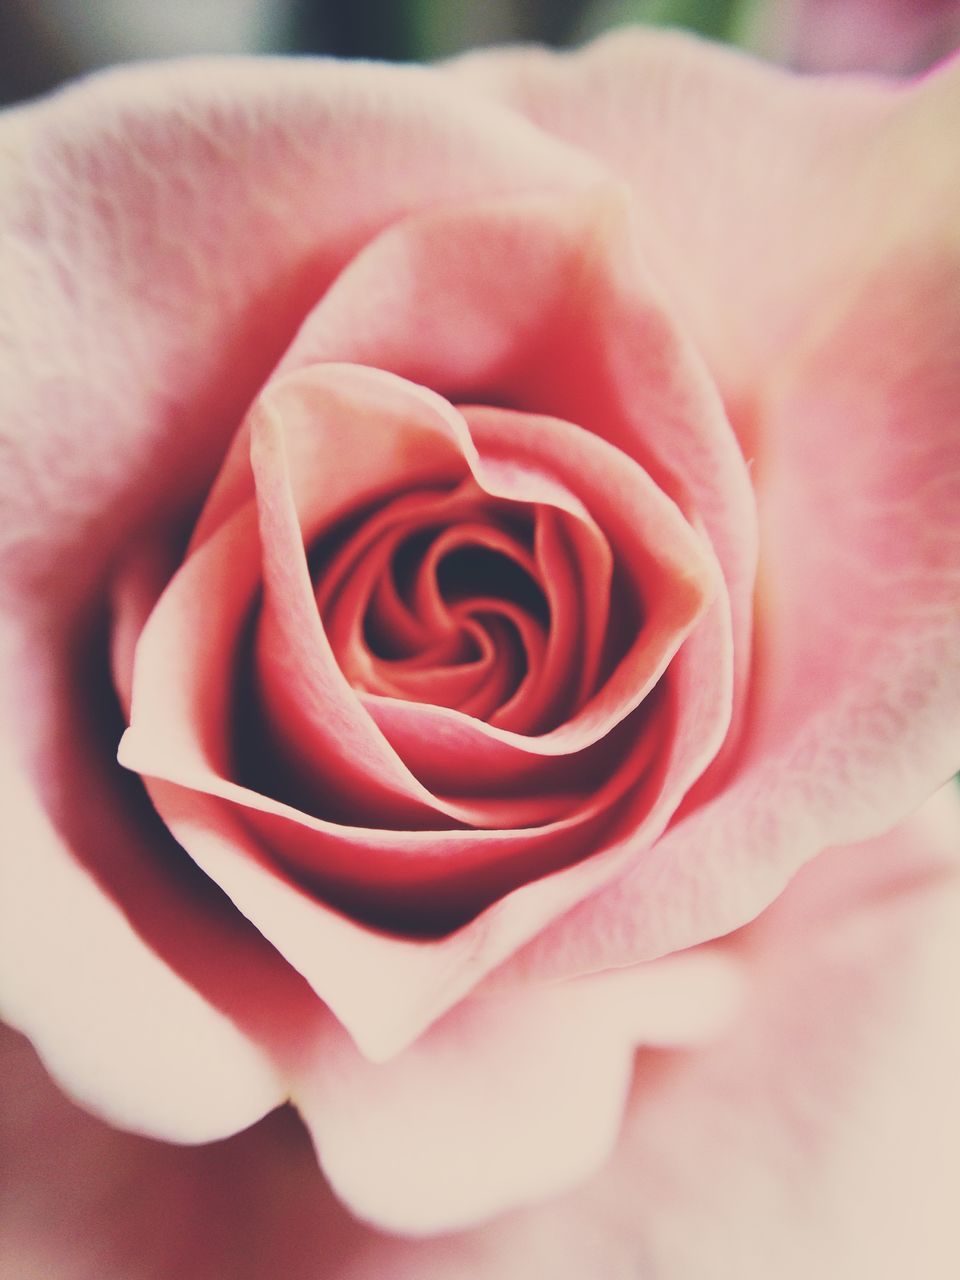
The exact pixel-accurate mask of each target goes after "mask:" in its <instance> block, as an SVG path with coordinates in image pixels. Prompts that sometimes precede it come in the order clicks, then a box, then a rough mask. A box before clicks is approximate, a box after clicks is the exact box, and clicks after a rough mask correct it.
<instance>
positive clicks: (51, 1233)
mask: <svg viewBox="0 0 960 1280" xmlns="http://www.w3.org/2000/svg"><path fill="white" fill-rule="evenodd" d="M957 809H958V806H957V799H956V795H955V794H954V795H943V796H941V797H939V798H938V801H937V803H936V804H935V805H934V806H933V807H932V808H931V809H928V810H926V811H925V812H924V813H923V814H921V815H918V817H917V818H916V819H913V820H911V821H910V822H909V823H908V824H907V825H906V826H904V827H903V828H901V829H899V830H898V831H897V832H894V833H891V835H890V836H888V837H885V838H883V839H881V840H878V841H875V842H872V843H871V844H870V845H868V846H863V847H856V848H852V849H850V850H849V851H846V852H843V851H840V852H831V854H830V855H829V857H827V858H823V859H819V860H817V861H816V862H814V863H813V864H811V865H810V866H809V867H808V868H806V869H805V870H804V871H803V872H802V873H801V874H800V876H799V877H798V878H797V880H796V882H795V883H794V884H793V885H791V887H790V888H789V889H788V890H787V891H786V893H785V895H784V897H783V898H782V900H781V904H780V906H778V907H776V908H774V910H772V911H771V913H770V915H769V917H768V918H767V919H766V920H765V922H762V923H761V924H760V925H759V926H758V927H757V928H756V929H755V930H750V931H748V933H749V934H750V937H751V943H750V947H751V950H750V953H749V954H750V964H749V966H748V969H747V972H748V973H750V974H752V975H753V976H754V979H755V981H756V982H757V984H758V985H757V989H756V998H755V999H752V1000H748V1003H747V1004H746V1005H745V1007H744V1009H743V1015H742V1017H741V1018H740V1019H739V1020H738V1021H737V1022H736V1023H735V1024H734V1026H733V1027H732V1028H731V1029H730V1032H729V1034H728V1035H727V1036H726V1037H724V1038H723V1039H722V1040H720V1041H719V1042H715V1043H714V1044H711V1045H708V1046H707V1047H705V1048H704V1049H703V1050H702V1051H701V1050H696V1051H693V1052H685V1053H656V1052H651V1053H648V1054H647V1055H641V1058H640V1069H639V1071H638V1074H637V1077H636V1081H635V1085H634V1089H633V1092H632V1096H631V1102H630V1113H629V1119H628V1122H627V1126H626V1128H625V1131H624V1133H623V1136H622V1138H621V1142H620V1144H619V1147H618V1150H617V1151H616V1152H615V1153H614V1156H613V1158H612V1160H611V1161H610V1162H609V1163H608V1164H607V1166H606V1167H605V1168H604V1170H603V1171H601V1172H600V1173H599V1174H598V1175H597V1176H596V1177H594V1178H592V1179H590V1180H589V1181H588V1182H587V1183H585V1184H584V1185H583V1186H582V1187H580V1188H579V1189H577V1190H576V1191H574V1192H572V1193H569V1194H566V1195H563V1196H561V1197H560V1198H559V1199H557V1200H555V1201H553V1202H551V1203H548V1204H545V1205H541V1206H535V1207H530V1208H527V1209H524V1210H521V1211H519V1212H516V1213H513V1214H510V1215H507V1216H504V1217H502V1218H501V1219H499V1220H498V1221H496V1222H492V1223H487V1224H485V1225H484V1226H482V1227H481V1228H479V1229H475V1230H470V1231H465V1232H459V1233H457V1234H454V1235H447V1236H443V1237H441V1238H439V1239H436V1240H430V1241H410V1240H400V1239H396V1238H393V1237H389V1236H386V1235H383V1234H381V1233H379V1232H376V1231H374V1230H372V1229H369V1228H365V1227H362V1226H360V1225H359V1224H357V1223H356V1222H355V1221H352V1220H351V1219H350V1218H349V1216H348V1214H347V1213H346V1211H345V1210H343V1209H341V1208H340V1207H339V1206H337V1204H336V1203H335V1201H334V1200H333V1198H332V1196H331V1194H330V1192H329V1189H328V1188H327V1187H326V1185H325V1184H324V1183H323V1181H322V1179H321V1178H320V1176H319V1174H318V1173H317V1171H316V1165H315V1161H314V1157H313V1154H312V1152H311V1151H310V1150H309V1144H308V1143H307V1141H306V1139H305V1136H304V1135H303V1134H302V1132H300V1131H299V1127H298V1126H296V1124H295V1122H294V1121H293V1118H292V1116H291V1115H290V1114H289V1113H278V1114H276V1115H274V1116H272V1117H270V1118H268V1119H267V1120H266V1121H264V1122H262V1123H261V1124H259V1125H257V1126H255V1127H254V1128H253V1129H251V1130H250V1131H249V1132H247V1133H244V1134H240V1135H237V1136H236V1137H234V1138H231V1139H229V1140H227V1141H225V1142H221V1143H217V1144H215V1145H211V1146H209V1147H202V1148H192V1149H184V1148H181V1147H173V1146H169V1145H166V1144H158V1143H153V1142H150V1141H148V1140H146V1139H141V1138H135V1137H131V1136H130V1135H128V1134H123V1133H118V1132H116V1131H115V1130H111V1129H107V1128H106V1127H104V1126H103V1125H101V1124H100V1123H99V1122H98V1121H97V1120H95V1119H93V1118H92V1117H90V1116H88V1115H85V1114H83V1113H82V1112H80V1111H77V1110H76V1109H75V1108H73V1107H71V1106H70V1104H69V1103H67V1102H66V1101H65V1100H64V1099H63V1098H62V1097H61V1096H60V1095H59V1094H57V1092H56V1091H55V1090H54V1089H53V1088H52V1087H51V1085H50V1083H49V1081H48V1080H47V1078H46V1076H45V1075H44V1073H43V1072H42V1071H41V1070H40V1068H39V1066H38V1065H37V1063H36V1062H35V1060H34V1059H33V1055H32V1053H31V1051H30V1049H29V1047H28V1046H27V1045H26V1044H25V1043H23V1042H21V1041H20V1040H19V1038H17V1037H13V1036H11V1035H9V1033H7V1034H5V1035H4V1037H3V1041H2V1044H3V1051H4V1058H3V1075H4V1079H5V1080H7V1081H8V1082H9V1091H8V1098H7V1102H6V1104H5V1106H4V1108H3V1112H2V1115H0V1162H2V1165H3V1168H4V1170H5V1172H6V1183H5V1191H6V1194H5V1195H4V1197H3V1199H2V1202H0V1270H3V1271H4V1272H5V1273H6V1272H9V1273H10V1274H11V1275H15V1276H17V1277H23V1278H24V1280H33V1277H34V1276H36V1277H37V1278H38V1280H39V1277H41V1276H42V1277H43V1278H44V1280H86V1278H87V1277H88V1276H90V1275H91V1274H96V1275H97V1276H98V1277H103V1280H121V1278H122V1280H161V1278H162V1277H167V1276H170V1275H172V1274H184V1275H189V1276H190V1277H191V1280H222V1277H224V1276H227V1275H229V1276H236V1277H237V1280H254V1278H256V1280H260V1277H262V1276H264V1275H267V1274H274V1273H277V1274H282V1275H284V1276H285V1277H288V1280H316V1277H317V1275H318V1274H322V1275H323V1276H324V1277H329V1280H381V1278H382V1277H383V1276H390V1277H391V1280H527V1277H529V1276H530V1275H548V1276H551V1277H556V1280H582V1278H583V1277H584V1276H589V1275H592V1274H602V1275H604V1276H610V1277H613V1276H620V1275H623V1276H632V1275H635V1274H636V1273H637V1270H638V1267H642V1268H643V1269H644V1270H645V1271H646V1272H650V1273H651V1274H654V1275H663V1276H701V1275H704V1274H707V1275H709V1274H710V1273H711V1270H714V1271H715V1270H716V1265H717V1260H718V1259H722V1260H723V1264H724V1265H725V1266H728V1267H729V1269H730V1271H731V1274H735V1275H736V1276H737V1277H738V1280H769V1277H770V1276H771V1275H776V1276H777V1277H783V1280H807V1278H808V1277H809V1276H811V1275H825V1276H833V1275H843V1276H844V1277H848V1276H849V1277H852V1276H857V1277H859V1276H867V1275H869V1276H876V1277H878V1280H899V1277H901V1276H903V1275H908V1274H919V1275H923V1276H924V1277H930V1280H949V1278H950V1277H952V1276H953V1275H954V1274H955V1273H956V1271H957V1268H958V1264H960V1253H958V1243H957V1235H956V1211H955V1199H956V1197H955V1191H954V1188H955V1186H956V1185H957V1181H958V1179H960V1167H958V1153H960V1112H958V1108H957V1096H956V1079H957V1073H958V1071H960V1023H958V1019H957V1016H956V1002H955V1000H954V999H953V998H952V992H951V989H950V981H949V977H948V975H952V974H953V973H955V972H956V969H957V965H958V963H960V954H958V949H960V928H958V920H960V890H958V879H957V871H956V854H957V846H958V841H960V818H958V813H957ZM841 883H842V887H841ZM768 926H769V927H768ZM828 996H829V998H827V997H828ZM448 1096H449V1095H448ZM409 1163H410V1164H411V1165H413V1166H415V1164H416V1146H414V1147H413V1148H412V1149H411V1151H410V1153H409ZM171 1221H176V1223H177V1230H176V1231H171V1230H170V1222H171Z"/></svg>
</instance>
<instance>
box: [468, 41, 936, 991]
mask: <svg viewBox="0 0 960 1280" xmlns="http://www.w3.org/2000/svg"><path fill="white" fill-rule="evenodd" d="M451 70H452V71H453V72H456V73H457V74H460V75H462V76H464V77H465V79H466V80H467V81H469V82H472V83H474V84H476V85H477V86H478V87H481V88H483V89H484V90H485V91H489V92H492V93H496V94H499V95H501V96H503V97H504V98H505V99H507V100H509V101H511V102H513V103H514V104H515V105H521V106H522V107H523V108H524V109H525V110H527V112H528V113H529V114H530V115H531V117H532V118H533V119H535V120H536V121H537V122H538V123H540V124H541V126H543V127H546V128H548V129H550V130H552V131H554V132H556V133H557V134H559V135H560V136H562V137H564V138H566V139H568V140H571V141H577V142H579V143H581V144H582V145H584V146H586V147H589V148H591V149H593V150H594V151H595V152H596V153H598V154H600V155H602V156H603V158H604V159H605V160H606V161H607V162H608V163H610V164H611V165H612V166H614V167H617V168H618V169H619V170H620V171H621V172H622V173H623V174H624V175H625V176H627V177H628V178H629V179H630V181H631V183H632V185H633V187H634V190H635V192H636V196H637V201H638V210H639V213H638V216H639V219H640V223H641V227H642V235H643V238H644V243H645V244H646V246H647V248H648V250H649V253H650V256H651V262H652V266H653V269H654V270H655V272H656V274H657V275H658V276H659V278H660V280H661V282H662V284H663V285H664V289H665V294H666V296H667V297H668V298H669V299H670V301H671V305H672V306H673V307H674V308H675V310H676V312H677V314H678V315H679V316H680V317H681V318H682V319H683V320H684V321H685V322H686V323H687V325H688V327H689V329H690V331H691V332H692V334H693V335H694V336H695V338H696V340H697V344H698V346H699V347H700V349H701V351H702V352H703V353H704V355H705V357H706V359H707V362H708V364H709V365H710V367H711V369H712V371H713V373H714V375H715V377H716V378H717V380H718V383H719V385H720V388H721V390H722V392H723V394H724V397H725V400H726V403H727V409H728V413H729V415H730V418H731V421H732V423H733V425H734V427H735V428H736V430H737V431H738V434H739V436H740V440H741V444H742V447H743V448H744V451H745V453H746V454H747V456H748V457H749V458H750V460H751V463H752V479H753V483H754V487H755V489H756V492H757V499H758V506H759V517H760V531H759V532H760V547H761V565H760V581H759V591H758V597H757V616H756V639H757V659H756V661H755V664H754V670H753V672H752V677H751V704H750V708H749V715H748V723H749V737H748V739H747V740H746V741H745V742H744V743H743V746H742V750H740V752H739V754H737V755H736V758H735V760H734V761H733V763H732V764H731V771H730V772H729V775H728V777H727V780H726V782H725V785H724V789H723V791H722V794H721V795H720V796H719V797H718V798H717V799H716V800H714V801H713V802H712V803H710V804H709V805H706V806H705V807H703V808H701V809H700V810H699V811H697V812H694V813H693V814H692V816H689V817H688V818H687V820H686V821H684V822H680V823H678V824H676V826H675V827H674V829H673V830H672V831H671V832H670V833H668V836H667V838H666V839H665V840H663V841H661V843H660V845H659V846H658V848H657V849H656V850H655V852H654V855H653V856H652V857H650V858H647V859H645V861H644V863H643V865H642V866H640V867H638V868H637V869H636V871H635V872H634V873H633V874H631V875H630V876H628V877H627V878H626V879H624V880H623V881H622V882H621V884H620V885H619V886H617V887H616V888H614V889H612V890H610V891H608V892H606V893H601V894H600V895H598V896H597V897H596V898H595V900H594V901H593V902H592V903H590V904H587V905H586V906H583V907H581V908H579V909H577V910H575V911H574V912H573V914H572V915H571V916H570V918H569V920H568V921H567V922H566V923H565V924H564V925H561V926H560V927H559V928H558V929H556V930H554V931H552V932H551V934H550V935H548V936H546V937H544V938H542V939H541V940H539V941H538V942H537V943H535V944H534V945H533V948H532V950H531V953H530V956H529V960H530V962H531V963H532V964H533V965H534V967H535V968H536V969H537V970H538V971H541V970H542V971H544V972H549V973H556V972H570V971H576V970H577V969H580V968H591V967H603V966H604V965H606V964H609V963H618V964H622V963H629V962H631V961H632V960H635V959H638V958H641V957H644V956H649V955H654V954H658V953H659V952H661V951H666V950H671V949H673V948H675V947H678V946H685V945H689V944H690V943H691V942H695V941H698V940H700V939H702V938H704V937H709V936H711V935H715V934H719V933H722V932H724V931H726V930H729V929H730V928H733V927H735V926H736V925H738V924H740V923H742V922H743V921H744V920H746V919H748V918H749V917H750V916H751V915H752V914H754V913H755V912H756V911H758V910H759V909H760V908H761V907H762V906H763V905H764V904H765V903H767V902H769V901H770V900H771V899H772V898H773V897H774V896H775V895H776V893H777V892H778V891H779V890H780V889H781V888H782V886H783V884H784V883H785V882H786V879H787V878H788V876H789V875H790V874H792V872H793V871H794V870H795V869H796V867H798V866H799V865H801V864H802V862H803V861H804V860H805V859H807V858H809V857H810V856H812V855H813V854H815V853H816V852H818V851H819V850H820V849H822V848H824V847H825V846H827V845H830V844H840V843H845V842H847V841H850V840H855V839H860V838H863V837H865V836H868V835H871V834H873V833H875V832H877V831H879V830H883V829H884V828H885V827H887V826H889V825H890V824H891V823H893V822H895V821H897V820H898V818H900V817H901V816H902V815H903V814H904V813H906V812H909V810H910V809H911V808H912V807H913V806H915V805H916V804H918V803H919V802H920V801H921V800H922V799H923V797H924V795H926V794H927V793H928V792H929V789H930V787H931V785H935V784H936V783H938V782H941V781H943V780H944V779H945V778H947V777H948V776H949V775H950V773H952V772H953V771H954V770H955V769H956V768H957V766H958V764H960V659H958V654H960V437H958V434H957V431H956V422H957V419H958V415H960V366H958V364H957V359H956V352H957V349H958V346H960V234H958V230H957V228H958V226H960V219H958V214H960V162H958V153H957V151H956V148H955V146H953V142H952V139H953V137H954V135H955V133H956V127H957V123H958V121H960V64H954V65H953V66H952V67H947V68H946V69H944V70H943V71H941V72H940V73H939V74H937V75H934V76H932V77H930V78H929V79H927V80H926V81H924V82H919V83H917V84H915V85H913V86H911V87H909V88H906V89H900V88H897V89H894V88H892V87H885V86H882V85H880V84H876V83H869V82H863V83H860V82H855V81H835V82H830V81H828V82H810V81H805V80H801V79H799V78H794V77H790V76H786V75H783V74H782V73H778V72H775V71H773V70H771V69H767V68H763V67H761V66H759V65H755V64H753V63H751V62H750V61H749V60H746V59H744V58H742V57H741V56H740V55H735V54H732V53H729V52H724V51H722V50H718V49H714V48H712V47H710V46H707V45H703V44H700V43H698V42H696V41H693V40H689V39H685V38H682V37H679V36H656V35H652V34H649V33H648V34H647V35H640V34H639V33H631V34H627V35H623V36H616V37H611V38H609V39H607V40H606V41H601V42H600V43H598V44H597V45H596V46H594V48H593V49H592V50H588V51H587V52H586V53H585V54H584V55H582V56H579V57H573V58H571V59H567V60H566V61H564V60H559V61H558V60H547V59H544V58H542V57H540V56H539V55H536V54H529V55H527V54H523V53H519V54H513V55H510V54H508V55H504V56H500V55H493V56H492V57H491V58H490V59H489V60H488V59H486V58H485V57H484V56H480V57H478V58H477V59H476V60H475V61H471V60H467V61H466V62H464V63H461V64H454V66H453V68H452V69H451ZM588 117H589V124H587V123H586V121H587V118H588ZM784 138H789V139H790V145H789V146H784V144H783V140H784ZM721 179H722V180H721ZM694 180H695V181H696V183H697V184H698V189H697V191H696V192H694V191H693V190H692V188H691V186H690V184H691V182H693V181H694ZM704 210H708V211H709V216H705V215H704Z"/></svg>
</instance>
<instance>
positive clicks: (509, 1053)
mask: <svg viewBox="0 0 960 1280" xmlns="http://www.w3.org/2000/svg"><path fill="white" fill-rule="evenodd" d="M742 984H743V975H742V973H741V972H740V970H739V966H738V965H736V963H735V962H731V961H730V960H729V958H728V957H726V956H724V955H723V954H721V953H719V952H708V951H706V950H704V951H703V952H699V953H696V952H692V953H690V954H687V955H684V956H678V957H669V958H667V959H664V960H657V961H653V962H652V963H651V964H649V965H638V966H636V967H635V968H633V969H630V970H623V971H619V972H611V973H608V974H603V975H601V976H596V977H591V978H584V979H581V980H580V981H578V982H569V983H564V984H561V985H559V986H556V987H553V988H548V989H545V988H536V987H534V988H530V989H527V990H524V991H520V992H513V993H510V994H504V993H500V994H499V995H497V996H494V997H492V998H484V997H476V998H472V999H471V998H468V999H467V1000H465V1001H464V1002H463V1003H462V1004H461V1005H459V1006H458V1007H457V1008H456V1009H454V1010H453V1011H451V1013H449V1014H448V1015H447V1016H446V1017H445V1018H444V1019H442V1020H441V1021H440V1022H439V1023H438V1024H437V1025H435V1026H434V1027H431V1028H430V1030H429V1031H427V1032H426V1034H425V1035H423V1036H421V1037H420V1039H419V1040H418V1041H417V1042H416V1044H415V1045H413V1046H412V1047H411V1048H410V1049H408V1050H407V1051H406V1052H405V1053H404V1054H402V1055H400V1056H399V1057H398V1058H395V1059H394V1060H393V1061H392V1062H390V1063H387V1064H375V1063H370V1062H369V1061H367V1060H366V1059H364V1058H362V1057H361V1056H360V1055H359V1053H358V1051H357V1049H356V1047H355V1046H354V1045H353V1043H352V1041H351V1040H350V1039H349V1038H348V1037H347V1036H346V1035H344V1034H343V1033H341V1034H340V1035H339V1036H332V1035H331V1036H330V1037H327V1038H325V1039H324V1040H322V1041H321V1042H320V1043H319V1045H318V1052H317V1055H316V1058H315V1060H314V1061H313V1062H310V1061H307V1062H306V1063H305V1065H304V1067H303V1069H302V1072H301V1074H300V1076H299V1080H298V1082H297V1084H296V1085H295V1086H294V1101H295V1102H296V1105H297V1107H298V1108H299V1110H300V1112H301V1114H302V1115H303V1117H304V1119H305V1120H306V1122H307V1124H308V1126H309V1127H310V1129H311V1131H312V1133H313V1136H314V1141H315V1143H316V1146H317V1152H318V1155H319V1158H320V1162H321V1164H322V1165H323V1167H324V1168H325V1170H326V1171H327V1174H328V1176H329V1178H330V1180H331V1183H332V1185H333V1187H334V1188H335V1190H336V1191H337V1194H338V1195H340V1196H341V1197H342V1199H343V1200H344V1201H345V1202H346V1203H347V1204H348V1205H350V1207H351V1208H353V1209H354V1211H355V1212H357V1213H358V1214H360V1215H361V1216H362V1217H364V1218H369V1219H370V1220H371V1221H373V1222H375V1223H376V1224H377V1225H378V1226H381V1227H386V1228H388V1229H392V1230H396V1231H402V1232H404V1233H411V1234H417V1235H419V1234H431V1233H435V1232H437V1231H449V1230H451V1229H452V1228H455V1227H460V1226H468V1225H472V1224H474V1223H475V1222H477V1221H481V1220H483V1219H485V1218H488V1217H491V1216H493V1215H494V1214H496V1213H499V1212H502V1211H503V1210H505V1209H513V1208H515V1207H516V1206H518V1205H522V1204H525V1203H527V1202H528V1201H539V1200H542V1199H544V1198H546V1197H548V1196H551V1195H555V1194H557V1193H558V1192H559V1191H562V1190H566V1189H567V1188H569V1187H571V1186H575V1185H576V1184H577V1183H579V1182H582V1181H583V1179H584V1178H585V1177H587V1176H588V1175H589V1174H590V1173H592V1172H593V1171H594V1170H596V1169H598V1168H600V1167H601V1165H602V1164H603V1163H604V1162H605V1161H606V1160H607V1158H608V1157H609V1155H610V1153H611V1151H612V1150H613V1148H614V1146H615V1145H616V1141H617V1135H618V1133H619V1129H620V1124H621V1120H622V1116H623V1107H624V1104H625V1102H626V1098H627V1093H628V1090H629V1085H630V1077H631V1073H632V1066H633V1056H634V1048H635V1046H636V1045H638V1044H647V1045H650V1044H658V1045H662V1044H666V1045H671V1046H673V1045H686V1044H688V1043H694V1044H697V1043H701V1042H703V1041H709V1040H711V1039H713V1038H715V1037H716V1035H717V1034H718V1033H719V1031H720V1030H722V1029H723V1027H724V1026H725V1025H726V1024H728V1023H729V1022H730V1020H731V1015H732V1013H733V1011H734V1010H735V1008H736V1004H737V1000H738V997H739V995H740V993H741V989H742Z"/></svg>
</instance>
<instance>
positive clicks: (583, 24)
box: [0, 0, 960, 102]
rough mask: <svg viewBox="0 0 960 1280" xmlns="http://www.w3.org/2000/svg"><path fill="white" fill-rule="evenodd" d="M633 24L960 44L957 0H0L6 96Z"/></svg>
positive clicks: (933, 49)
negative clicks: (178, 64)
mask: <svg viewBox="0 0 960 1280" xmlns="http://www.w3.org/2000/svg"><path fill="white" fill-rule="evenodd" d="M626 22H641V23H654V24H658V25H670V26H677V27H685V28H687V29H689V30H692V31H696V32H699V33H700V34H702V35H706V36H710V37H713V38H715V39H720V40H729V41H731V42H733V43H736V44H739V45H741V46H743V47H744V48H747V49H749V50H751V51H753V52H756V53H759V54H761V55H763V56H765V57H768V58H772V59H774V60H776V61H778V62H781V63H784V64H786V65H789V66H793V67H796V68H798V69H800V70H813V71H833V70H840V71H846V70H867V71H882V72H889V73H894V74H898V73H905V72H914V71H920V70H923V69H924V68H925V67H927V66H929V65H930V64H931V63H933V62H934V61H936V60H937V59H938V58H940V57H943V56H944V55H945V54H947V53H949V52H950V51H951V50H952V49H954V48H955V47H956V46H957V45H958V44H960V0H0V101H3V102H14V101H16V100H18V99H21V98H26V97H31V96H33V95H35V94H38V93H43V92H45V91H47V90H49V89H51V88H53V87H55V86H56V85H57V84H59V83H61V82H62V81H63V80H66V79H69V78H71V77H73V76H76V75H79V74H82V73H84V72H86V71H89V70H92V69H95V68H97V67H103V66H109V65H111V64H113V63H117V62H126V61H130V60H131V59H137V58H155V57H171V56H176V55H179V54H190V53H269V52H275V53H329V54H337V55H340V56H345V57H368V58H389V59H396V60H407V59H418V60H429V59H432V58H438V57H444V56H446V55H449V54H452V53H457V52H459V51H460V50H462V49H466V48H472V47H475V46H478V45H487V44H503V43H508V42H516V41H538V42H542V43H546V44H550V45H556V46H565V45H573V44H578V43H581V42H582V41H584V40H586V39H588V38H589V37H590V36H593V35H596V34H598V33H599V32H601V31H605V30H608V29H609V28H611V27H614V26H617V25H620V24H622V23H626Z"/></svg>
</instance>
